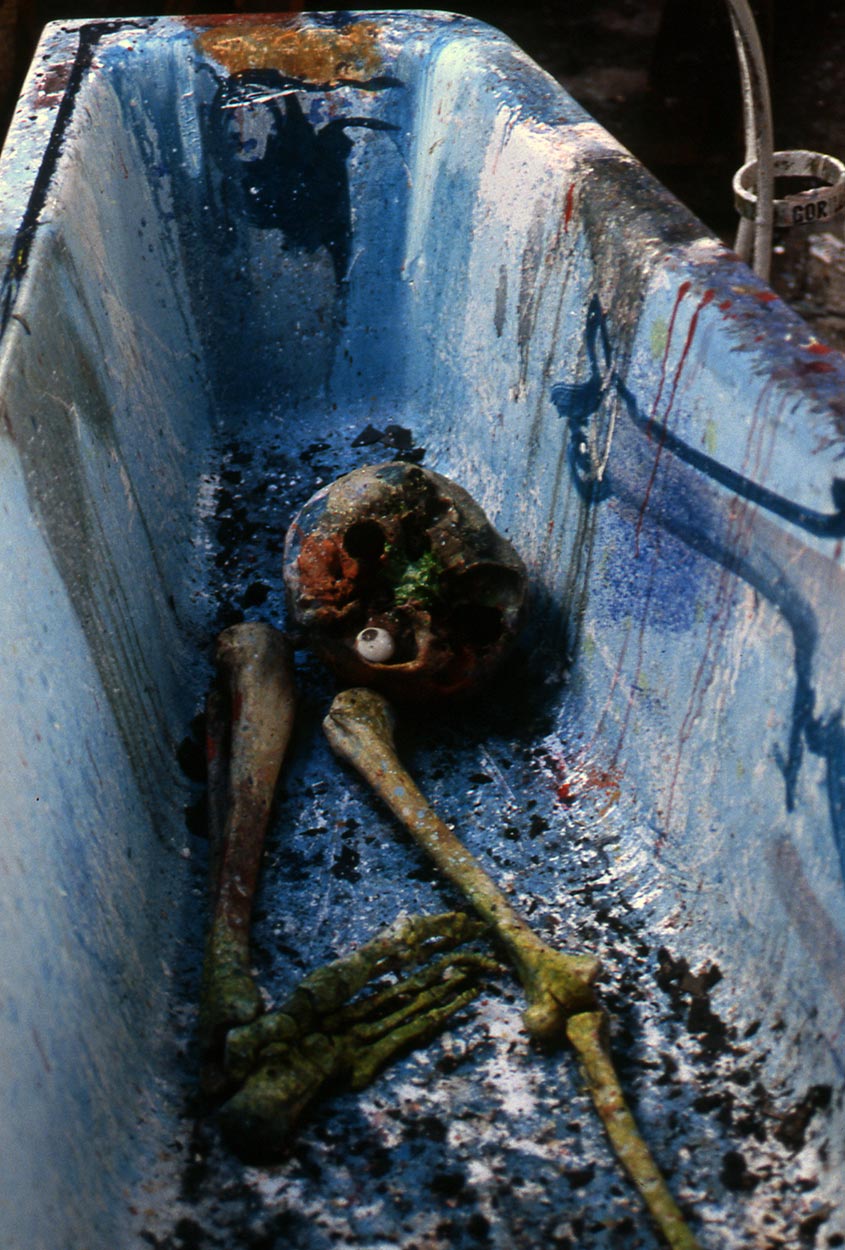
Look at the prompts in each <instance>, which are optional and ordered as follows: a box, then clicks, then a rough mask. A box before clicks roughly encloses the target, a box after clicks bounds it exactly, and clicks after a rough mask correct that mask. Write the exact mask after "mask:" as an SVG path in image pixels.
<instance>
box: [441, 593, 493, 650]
mask: <svg viewBox="0 0 845 1250" xmlns="http://www.w3.org/2000/svg"><path fill="white" fill-rule="evenodd" d="M449 633H450V636H451V637H452V639H453V642H454V645H455V646H460V645H461V644H463V645H465V646H470V647H474V648H477V649H481V650H483V649H484V648H485V647H492V646H493V645H494V644H495V643H497V642H498V641H499V639H500V638H501V636H502V613H501V612H500V611H499V609H498V608H493V607H490V606H488V605H487V604H483V603H459V604H457V606H456V607H455V608H454V609H453V611H452V612H451V614H450V617H449Z"/></svg>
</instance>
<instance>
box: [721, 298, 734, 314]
mask: <svg viewBox="0 0 845 1250" xmlns="http://www.w3.org/2000/svg"><path fill="white" fill-rule="evenodd" d="M732 307H733V300H732V299H723V300H722V302H721V304H720V305H719V311H720V312H727V311H728V309H729V308H732Z"/></svg>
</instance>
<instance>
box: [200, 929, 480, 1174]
mask: <svg viewBox="0 0 845 1250" xmlns="http://www.w3.org/2000/svg"><path fill="white" fill-rule="evenodd" d="M483 927H484V926H483V925H480V924H479V923H478V921H476V920H472V919H470V918H469V917H467V916H465V915H463V914H462V913H456V912H447V913H445V914H444V915H440V916H410V917H408V916H405V917H401V918H400V919H399V920H397V921H396V922H395V923H394V924H393V925H391V926H390V927H389V928H387V929H385V930H383V931H382V932H381V933H379V934H377V935H376V936H375V937H374V938H371V939H370V941H369V942H366V943H365V944H364V945H363V946H360V947H358V948H357V949H356V950H354V951H352V952H351V953H350V954H349V955H345V956H342V957H341V958H339V959H335V960H333V961H332V962H331V963H328V964H324V965H323V966H322V967H320V968H317V969H316V970H315V971H314V972H312V973H311V974H310V975H309V976H307V977H305V979H304V980H303V981H301V982H300V983H299V985H298V986H297V987H296V988H295V989H294V991H293V992H292V993H291V995H290V996H289V997H288V998H287V999H286V1001H285V1002H284V1003H282V1004H281V1006H280V1007H279V1009H278V1010H277V1011H273V1012H268V1013H267V1014H266V1015H263V1016H261V1017H259V1018H258V1019H257V1020H255V1021H253V1022H252V1023H251V1024H248V1025H245V1026H243V1027H241V1028H238V1029H233V1030H232V1031H231V1032H230V1033H229V1036H228V1038H227V1044H226V1070H227V1075H228V1076H229V1077H230V1079H232V1080H233V1081H234V1082H236V1083H237V1084H238V1085H239V1088H238V1089H237V1090H236V1092H235V1093H234V1094H233V1095H232V1096H231V1097H230V1098H229V1099H228V1101H227V1102H226V1103H225V1104H224V1105H223V1106H222V1107H221V1108H220V1111H219V1115H218V1119H219V1123H220V1126H221V1129H222V1131H223V1133H224V1135H225V1137H226V1139H227V1141H228V1142H229V1144H230V1145H231V1146H232V1147H233V1148H234V1149H235V1150H236V1151H237V1152H238V1153H239V1154H240V1155H241V1156H242V1157H244V1158H246V1159H250V1160H253V1161H261V1160H269V1159H273V1158H276V1157H278V1156H280V1155H281V1154H283V1153H284V1152H285V1151H286V1150H287V1149H288V1147H289V1145H290V1141H291V1138H292V1137H293V1135H294V1133H295V1132H296V1130H297V1128H298V1126H299V1124H300V1121H301V1120H302V1118H303V1116H304V1115H305V1114H306V1112H307V1111H309V1110H310V1108H311V1104H312V1103H313V1102H314V1101H315V1100H316V1099H317V1098H319V1097H320V1096H321V1095H323V1094H324V1093H326V1092H328V1091H329V1090H330V1089H333V1090H339V1089H343V1088H346V1089H351V1090H361V1089H363V1088H364V1087H365V1086H366V1085H368V1084H369V1083H370V1082H371V1081H372V1080H373V1079H374V1078H375V1076H376V1075H377V1074H378V1072H380V1071H381V1070H382V1068H384V1067H387V1066H388V1064H390V1063H392V1062H393V1060H394V1059H395V1058H397V1057H398V1056H399V1055H401V1054H404V1053H406V1052H407V1050H408V1049H409V1048H410V1047H414V1046H420V1045H423V1044H425V1043H426V1042H429V1041H431V1039H432V1038H433V1037H434V1036H435V1035H436V1034H437V1033H438V1032H439V1031H440V1030H441V1029H442V1028H443V1027H444V1025H445V1024H446V1023H447V1022H448V1021H449V1020H451V1019H452V1017H453V1016H454V1015H455V1013H456V1012H459V1011H461V1010H462V1009H463V1008H464V1007H466V1006H467V1005H468V1004H469V1003H470V1002H471V1001H472V1000H473V998H475V997H476V995H477V994H478V993H479V992H480V989H481V985H480V980H479V978H480V977H482V976H483V975H484V974H486V973H489V972H495V971H499V967H498V964H496V963H495V961H493V960H492V959H490V958H489V957H488V956H485V955H483V954H482V953H480V952H478V951H474V950H472V949H463V950H461V949H458V948H459V947H461V946H462V945H463V944H464V943H465V942H467V941H472V940H473V939H474V938H476V937H478V936H480V932H481V931H482V930H483ZM432 954H436V955H437V956H438V957H437V958H435V959H433V960H430V956H431V955H432ZM426 960H429V962H428V963H427V964H426V963H425V961H426ZM414 965H422V966H420V967H418V968H417V970H416V971H415V972H412V974H411V975H410V976H407V977H405V978H404V979H401V980H399V981H397V982H394V983H390V984H386V985H385V984H381V983H380V982H381V979H382V978H383V976H384V974H385V972H395V971H397V970H400V969H404V968H408V967H412V966H414ZM362 990H367V991H369V992H368V993H366V994H364V995H363V996H360V997H359V996H358V995H359V992H360V991H362Z"/></svg>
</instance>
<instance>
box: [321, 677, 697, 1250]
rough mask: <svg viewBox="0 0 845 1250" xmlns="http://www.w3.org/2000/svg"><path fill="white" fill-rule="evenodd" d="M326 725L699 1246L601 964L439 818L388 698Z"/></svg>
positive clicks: (658, 1218)
mask: <svg viewBox="0 0 845 1250" xmlns="http://www.w3.org/2000/svg"><path fill="white" fill-rule="evenodd" d="M323 728H324V730H325V733H326V736H327V738H328V740H329V743H330V745H331V747H332V749H333V750H334V752H335V754H336V755H338V756H339V757H340V758H341V759H343V760H345V761H346V762H347V763H349V764H351V765H352V766H353V767H354V768H355V769H356V770H357V771H358V772H359V773H360V774H361V776H362V777H363V778H364V779H365V780H366V781H367V782H368V783H369V784H370V786H372V788H373V790H375V792H376V794H377V795H378V796H379V797H380V798H381V799H382V800H383V802H384V803H386V805H387V806H388V807H389V808H390V810H391V811H392V812H393V814H394V815H395V816H396V817H397V818H398V820H399V821H400V822H401V823H402V824H403V825H404V826H405V828H406V829H407V830H408V832H409V833H410V835H411V837H412V838H413V839H414V841H415V842H416V843H417V844H418V845H419V846H420V847H422V848H423V850H425V851H426V852H427V853H428V854H429V855H430V856H431V858H432V859H433V860H434V862H435V864H436V865H437V867H438V868H439V869H440V870H441V871H442V872H443V874H444V876H446V877H447V878H448V880H449V881H451V882H452V884H453V885H455V886H457V888H458V889H459V890H461V891H462V893H463V894H464V895H465V896H466V897H467V898H468V899H469V901H470V902H471V903H472V905H473V906H474V907H475V909H476V911H477V912H478V913H479V915H480V916H481V917H482V918H483V919H484V920H485V921H487V922H488V923H489V924H490V925H491V926H492V927H493V928H494V929H495V931H496V933H497V935H498V937H499V939H500V941H501V942H502V945H503V946H504V947H505V949H506V950H507V952H508V954H509V956H510V958H511V959H512V961H513V964H514V966H515V969H516V972H517V975H518V976H519V978H520V980H521V982H522V984H523V988H524V990H525V994H526V998H527V999H528V1008H527V1010H526V1011H525V1013H524V1015H523V1020H524V1022H525V1026H526V1028H527V1030H528V1032H529V1033H530V1034H531V1036H532V1037H534V1038H535V1039H536V1040H538V1041H540V1042H543V1043H549V1042H553V1041H556V1040H562V1039H563V1037H566V1038H567V1039H568V1041H569V1042H570V1044H571V1045H572V1047H573V1048H574V1049H575V1051H576V1052H577V1054H578V1056H579V1059H580V1062H581V1067H582V1070H583V1073H584V1076H585V1079H586V1082H587V1086H588V1088H589V1091H590V1094H591V1096H592V1099H593V1103H594V1105H595V1107H596V1111H597V1112H598V1114H599V1116H600V1118H601V1120H602V1123H603V1124H604V1126H605V1129H606V1131H607V1134H608V1137H609V1138H610V1141H611V1144H612V1146H613V1148H614V1150H615V1152H616V1155H617V1157H618V1158H619V1160H620V1162H621V1163H622V1165H623V1167H624V1168H625V1170H626V1172H627V1173H628V1176H629V1177H630V1179H631V1180H632V1181H633V1183H634V1185H635V1186H636V1188H637V1189H638V1190H639V1192H640V1194H641V1196H642V1198H643V1200H644V1202H645V1204H646V1206H647V1207H648V1209H649V1211H650V1212H651V1215H652V1217H653V1219H654V1221H655V1223H656V1224H657V1226H658V1227H659V1229H660V1230H661V1232H662V1233H663V1236H664V1237H665V1239H666V1241H667V1243H668V1245H669V1246H670V1247H671V1250H699V1245H698V1242H697V1241H696V1239H695V1238H694V1237H693V1235H692V1233H691V1231H690V1230H689V1228H688V1226H687V1224H686V1221H685V1220H684V1217H683V1215H682V1213H681V1211H680V1209H679V1207H678V1205H677V1204H676V1202H675V1200H674V1198H673V1197H672V1195H671V1193H670V1192H669V1188H668V1186H667V1185H666V1182H665V1181H664V1179H663V1176H662V1175H661V1173H660V1170H659V1168H658V1167H657V1164H656V1163H655V1161H654V1159H653V1157H652V1155H651V1152H650V1151H649V1149H648V1146H647V1145H646V1143H645V1141H644V1140H643V1138H642V1137H641V1135H640V1132H639V1130H638V1128H637V1126H636V1123H635V1121H634V1118H633V1116H632V1115H631V1112H630V1110H629V1109H628V1106H627V1104H626V1102H625V1096H624V1094H623V1092H622V1087H621V1085H620V1083H619V1078H618V1077H617V1075H616V1071H615V1069H614V1066H613V1060H612V1058H611V1056H610V1051H609V1048H608V1045H607V1032H608V1029H607V1018H606V1016H605V1013H604V1012H603V1011H602V1010H601V1008H600V1006H599V1003H598V1000H597V998H596V995H595V992H594V990H593V983H594V981H595V980H596V978H597V976H598V973H599V970H600V964H599V961H598V960H597V959H595V958H594V957H592V956H585V955H567V954H564V953H562V952H561V951H557V950H555V949H554V948H552V947H550V946H549V945H548V944H547V943H546V942H544V941H543V940H542V939H541V938H539V937H538V936H537V934H536V933H534V931H533V930H532V929H531V928H530V926H529V925H528V924H527V923H526V921H525V920H524V919H523V918H522V917H521V916H520V915H519V914H518V913H517V912H516V911H515V910H514V909H513V907H511V905H510V903H509V902H508V900H507V898H506V897H505V896H504V894H503V893H502V892H501V890H500V889H499V888H498V886H497V885H496V884H495V882H494V881H493V880H492V878H491V877H490V876H489V875H488V874H487V872H485V870H484V869H483V868H482V867H481V866H480V864H478V863H477V861H476V860H474V859H473V857H472V856H471V855H470V853H469V851H468V850H467V849H466V847H464V846H463V844H462V843H461V842H460V840H459V839H458V838H457V837H456V836H455V834H454V833H453V832H452V830H451V829H450V828H449V827H448V825H446V824H445V823H444V822H443V821H442V820H440V818H439V817H438V816H437V814H436V813H435V812H434V811H433V809H432V808H431V806H430V805H429V803H428V802H427V800H426V799H425V797H424V795H423V794H422V792H421V791H420V790H419V789H418V787H417V786H416V785H415V783H414V781H413V780H412V778H411V777H410V775H409V774H408V772H407V771H406V769H405V768H404V767H403V765H402V764H401V762H400V761H399V759H398V756H397V754H396V747H395V745H394V741H393V714H392V712H391V710H390V706H389V704H388V703H387V701H386V700H385V698H384V697H383V696H382V695H380V694H378V693H377V692H376V691H373V690H366V689H354V690H344V691H342V692H341V693H340V694H339V695H337V696H336V698H335V700H334V702H333V703H332V706H331V709H330V711H329V714H328V716H327V717H326V719H325V721H324V722H323Z"/></svg>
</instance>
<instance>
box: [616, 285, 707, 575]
mask: <svg viewBox="0 0 845 1250" xmlns="http://www.w3.org/2000/svg"><path fill="white" fill-rule="evenodd" d="M685 285H686V288H687V290H689V283H686V284H685ZM683 289H684V288H683V287H681V289H680V290H681V291H683ZM715 294H716V292H715V291H714V290H713V289H712V288H710V287H708V289H707V290H706V291H705V292H704V294H703V295H702V297H701V299H700V300H699V301H698V304H697V305H696V308H695V311H694V312H693V314H692V316H691V317H690V321H689V326H688V327H687V337H686V339H685V340H684V346H683V350H682V351H681V355H680V358H679V360H678V367H677V368H676V370H675V376H674V378H673V379H672V390H671V392H670V394H669V402H668V403H667V405H666V411H665V412H664V414H663V423H662V425H661V427H660V438H659V442H658V445H657V453H656V455H655V457H654V464H653V465H652V467H651V475H650V476H649V479H648V485H647V486H646V490H645V497H644V498H643V502H642V507H641V508H640V515H639V517H638V519H637V534H636V544H635V551H636V553H637V555H639V550H640V533H641V531H642V528H643V521H644V520H645V514H646V511H647V509H648V501H649V499H650V497H651V491H652V487H653V486H654V481H655V478H656V477H657V470H658V468H659V466H660V457H661V455H662V453H663V447H664V445H665V443H666V435H667V434H668V432H669V416H670V413H671V412H672V405H673V404H674V402H675V395H676V394H677V392H678V385H679V383H680V381H681V374H682V373H683V371H684V368H685V366H686V363H687V357H688V356H689V353H690V348H691V347H692V341H693V339H694V338H695V331H696V328H697V326H698V318H699V316H700V315H701V310H702V309H703V308H706V307H707V305H708V304H710V303H712V301H713V297H714V295H715ZM679 301H680V291H679V293H678V300H676V301H675V309H674V311H673V314H672V321H673V322H674V316H675V312H676V311H677V308H678V303H679ZM671 324H672V323H670V334H669V336H667V339H666V353H668V351H669V342H670V338H671ZM666 353H664V358H663V373H662V376H661V379H660V388H659V390H658V393H657V399H659V398H660V393H661V391H662V390H663V382H664V378H665V373H666ZM656 408H657V400H655V402H654V408H652V410H651V417H650V418H649V425H650V424H651V422H652V421H653V420H654V415H655V410H656Z"/></svg>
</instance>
